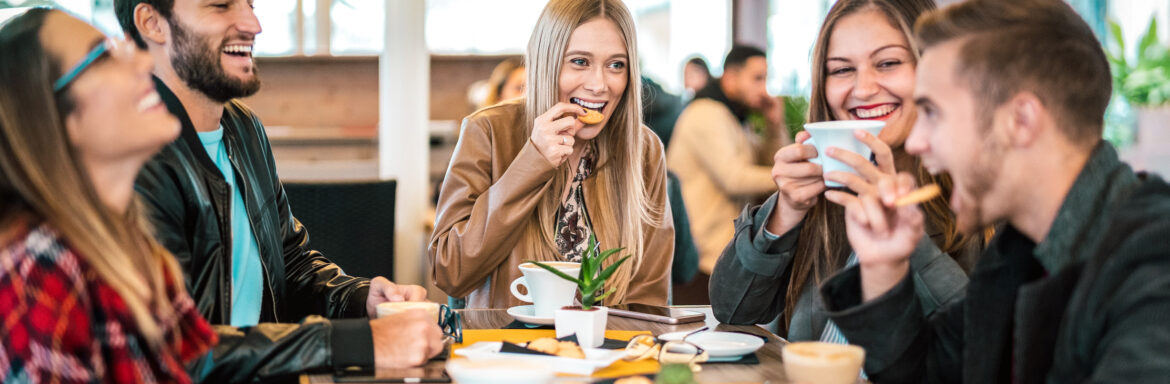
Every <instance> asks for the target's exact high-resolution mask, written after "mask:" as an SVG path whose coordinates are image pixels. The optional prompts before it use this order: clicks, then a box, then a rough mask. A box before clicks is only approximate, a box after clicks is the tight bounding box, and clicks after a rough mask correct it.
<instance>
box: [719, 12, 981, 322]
mask: <svg viewBox="0 0 1170 384" xmlns="http://www.w3.org/2000/svg"><path fill="white" fill-rule="evenodd" d="M934 8H935V4H934V3H933V1H931V0H841V1H838V2H837V3H836V4H834V5H833V8H832V9H831V10H830V11H829V15H828V16H827V17H826V19H825V22H824V24H823V25H822V27H821V32H820V35H819V36H818V38H817V43H816V46H815V49H814V53H813V68H812V73H813V84H812V97H811V98H810V100H811V101H812V102H811V104H810V107H809V122H818V121H829V120H861V119H868V120H882V121H885V122H886V126H885V128H884V129H883V130H882V131H881V133H879V134H878V135H877V136H873V135H870V134H868V133H864V132H862V131H858V132H857V134H856V137H857V138H858V139H859V140H861V141H862V142H864V143H865V144H866V145H867V146H869V147H870V148H871V149H872V150H873V153H874V158H875V160H876V161H875V162H871V161H870V159H865V158H862V157H861V156H860V155H857V154H855V153H852V152H847V151H843V150H840V149H836V148H834V149H831V150H830V151H829V153H827V155H829V156H831V157H834V158H837V159H839V160H841V161H843V162H845V163H846V164H849V165H851V166H853V168H854V169H855V170H856V171H857V174H851V173H845V172H831V173H829V175H828V179H829V180H831V181H836V182H840V183H842V184H844V185H845V186H847V187H848V188H849V189H850V190H853V191H868V190H871V189H873V188H875V186H874V180H876V179H877V177H878V176H881V175H883V174H894V173H895V172H896V171H908V172H911V173H914V174H915V175H916V176H917V178H918V180H917V181H918V185H926V184H938V185H939V186H941V187H942V188H943V189H944V190H945V191H947V192H945V193H943V194H942V196H947V195H949V190H950V187H951V183H950V180H949V178H947V177H946V176H933V175H930V174H929V173H928V172H927V171H926V170H925V169H924V168H923V167H922V166H921V165H920V163H919V160H918V159H917V158H916V157H914V156H911V155H909V154H907V153H906V152H905V151H904V150H903V149H902V145H903V142H904V141H905V140H906V137H907V136H909V134H910V129H911V127H912V126H913V125H914V120H915V118H916V114H915V106H914V101H913V97H912V96H913V92H914V82H915V64H916V62H917V59H918V56H917V52H918V50H917V48H916V46H915V44H914V41H913V39H912V38H911V36H912V35H911V28H912V26H913V24H914V20H915V19H916V18H917V17H918V15H920V14H922V13H923V12H925V11H926V10H930V9H934ZM808 139H809V134H808V133H807V132H801V133H800V134H798V135H797V136H796V141H797V143H796V144H791V145H788V146H786V147H784V148H781V149H780V150H779V151H778V152H776V156H775V160H776V164H775V165H774V167H773V168H772V176H773V179H774V180H775V181H776V185H777V187H778V192H777V193H776V194H774V195H773V196H772V197H771V198H769V199H768V201H767V202H766V203H765V204H763V205H762V206H760V207H755V208H753V209H750V210H748V211H747V212H745V213H744V215H743V216H741V217H740V219H739V220H738V221H737V229H736V235H735V239H734V240H733V241H732V243H731V245H729V246H728V247H727V249H726V250H725V251H724V253H723V255H722V256H721V257H720V260H719V262H718V263H717V265H716V267H715V272H714V274H713V275H712V281H711V303H712V306H713V308H714V312H715V315H716V317H717V318H719V320H720V321H723V322H729V323H735V324H756V323H763V322H768V321H771V320H772V319H774V318H775V317H776V316H777V315H779V314H783V315H784V322H783V323H782V324H783V325H784V326H785V327H786V333H782V334H785V335H786V336H787V337H788V339H789V340H790V341H807V340H822V341H829V342H845V339H844V337H843V336H841V334H840V333H839V332H837V330H836V326H834V325H832V323H829V322H828V318H827V314H826V312H825V310H824V308H823V306H822V304H821V301H820V300H819V298H818V297H817V294H816V289H817V287H818V286H819V284H820V282H821V281H822V280H823V279H825V278H827V277H828V276H830V275H831V274H833V273H836V272H837V271H839V270H841V269H842V268H844V267H845V266H847V265H850V264H852V263H855V262H856V261H855V259H856V257H855V256H853V255H852V250H851V249H850V246H849V241H848V239H847V238H846V235H845V224H844V209H843V208H841V207H840V206H838V205H836V204H833V203H832V202H830V201H828V200H826V199H824V198H822V195H823V194H824V192H825V191H826V187H825V180H824V179H823V178H822V176H821V167H820V166H819V165H817V164H814V163H811V162H810V161H809V159H811V158H813V157H816V156H817V151H816V148H814V147H813V146H812V145H807V144H804V142H805V141H807V140H808ZM922 206H923V208H924V209H925V212H926V215H925V216H926V220H927V233H926V234H924V235H923V241H921V242H920V243H919V249H917V250H916V251H915V254H914V256H913V261H912V263H913V264H914V265H916V266H917V268H915V269H914V273H915V274H916V275H917V276H916V278H917V279H920V280H921V281H923V282H925V285H924V286H927V287H929V288H928V289H925V290H923V292H920V294H921V295H923V296H924V300H922V302H924V303H931V305H930V308H925V311H926V312H930V311H931V310H933V309H934V308H936V307H937V306H939V305H942V304H945V303H947V302H950V301H952V300H955V299H957V298H958V296H959V295H960V292H962V288H963V287H965V286H966V282H967V276H966V274H965V273H964V269H963V268H961V267H960V264H959V263H957V262H956V261H955V260H956V259H959V260H963V264H964V265H970V264H969V263H967V260H966V259H965V258H966V257H974V255H977V254H978V252H979V251H980V250H981V246H982V241H980V240H979V236H965V235H963V234H960V233H958V231H957V230H956V227H955V218H954V214H953V213H952V212H951V211H950V209H949V208H948V206H947V202H946V199H945V198H944V197H937V198H935V199H933V200H931V201H929V202H926V203H924V204H923V205H922ZM927 235H929V236H927ZM927 240H930V241H927Z"/></svg>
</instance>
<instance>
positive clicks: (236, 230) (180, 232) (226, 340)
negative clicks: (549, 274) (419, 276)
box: [115, 0, 443, 382]
mask: <svg viewBox="0 0 1170 384" xmlns="http://www.w3.org/2000/svg"><path fill="white" fill-rule="evenodd" d="M115 13H116V14H117V16H118V20H119V22H120V23H121V25H122V28H123V30H125V31H126V35H127V36H128V37H129V38H131V39H133V40H134V41H135V42H136V43H137V44H138V46H139V47H140V48H143V49H145V50H146V51H147V52H148V53H149V54H150V55H151V57H152V58H153V59H154V75H155V85H156V87H157V88H158V93H159V95H160V96H161V97H162V99H163V102H164V103H165V104H166V106H167V109H169V110H170V112H171V113H172V114H174V115H175V116H176V117H178V118H179V120H180V122H182V131H181V134H180V137H179V139H178V140H176V141H175V142H173V143H171V144H170V145H168V146H167V147H166V148H163V150H162V151H160V152H159V154H158V155H156V156H155V157H154V158H153V159H152V160H151V161H150V162H149V163H147V164H146V166H145V167H144V168H143V170H142V172H141V174H140V175H139V177H138V180H137V186H136V189H137V192H138V193H139V196H140V197H141V200H142V202H143V203H144V205H145V208H146V210H147V212H148V215H149V217H150V218H151V220H152V222H153V224H154V227H155V233H156V236H157V237H158V239H159V241H160V242H161V243H162V244H163V245H164V246H165V247H167V249H168V250H170V252H171V253H173V254H174V255H175V257H176V258H177V259H178V260H179V263H180V265H181V266H182V268H183V270H184V273H185V280H186V283H187V290H188V292H190V293H191V296H192V297H193V298H194V299H195V302H196V305H197V307H198V308H199V311H200V313H201V314H202V315H203V316H204V317H206V318H207V320H209V321H210V322H211V323H212V324H217V325H220V326H218V327H217V331H218V333H219V340H220V343H219V345H218V346H216V347H215V349H214V352H213V354H212V355H211V356H209V358H206V359H203V360H202V361H201V362H200V363H199V364H196V366H195V367H191V371H192V372H191V373H192V374H193V376H194V377H196V378H198V379H200V380H207V381H212V382H238V381H256V380H269V379H283V378H287V377H289V376H295V375H297V374H300V373H303V372H311V371H323V370H330V369H332V370H340V369H346V368H349V367H354V366H356V367H361V368H372V367H374V366H378V367H407V366H414V365H419V364H421V363H423V362H425V361H426V360H427V359H428V358H430V357H432V356H434V355H436V354H437V353H439V351H441V350H442V348H443V345H442V341H441V340H442V332H441V331H440V330H439V328H438V326H437V325H436V321H435V319H434V318H428V317H427V316H426V315H425V314H423V313H421V311H419V313H409V314H402V315H396V316H389V317H385V318H380V319H375V320H370V318H373V317H375V316H374V315H375V313H376V312H375V307H376V306H377V304H378V303H382V302H387V301H404V300H425V298H426V292H425V290H424V289H423V288H422V287H419V286H410V285H396V284H394V283H392V282H390V281H389V280H387V279H386V278H384V277H376V278H374V279H366V278H360V277H352V276H348V275H346V274H344V273H342V271H341V268H339V267H338V266H337V265H335V264H333V263H332V262H330V261H329V260H328V259H326V258H325V257H324V256H323V255H322V254H321V253H320V252H317V251H315V250H313V249H312V248H310V247H309V235H308V231H307V230H306V229H305V227H304V226H302V225H301V223H300V222H299V221H297V219H296V218H295V217H293V215H292V212H291V211H290V209H289V204H288V200H287V196H286V195H285V193H284V188H283V187H282V186H281V183H280V179H279V178H278V177H277V175H276V167H275V162H274V161H273V158H272V151H271V147H270V146H269V143H268V139H267V136H266V135H265V133H264V127H263V125H262V124H261V123H260V119H259V118H258V117H257V116H256V115H254V114H253V113H252V111H251V110H249V109H248V108H247V107H245V106H244V104H243V103H241V102H240V101H239V100H237V98H240V97H245V96H249V95H252V94H254V93H255V92H256V91H257V90H259V88H260V78H259V76H258V75H257V73H256V67H255V64H254V63H253V61H252V46H253V44H254V38H255V36H256V35H257V34H259V33H260V31H261V28H260V24H259V20H258V19H257V18H256V15H255V13H254V12H253V11H252V2H251V1H247V0H118V1H117V3H116V4H115ZM387 236H389V234H387ZM322 317H325V318H329V319H335V320H326V319H325V318H322ZM298 322H299V323H298ZM237 327H238V328H237Z"/></svg>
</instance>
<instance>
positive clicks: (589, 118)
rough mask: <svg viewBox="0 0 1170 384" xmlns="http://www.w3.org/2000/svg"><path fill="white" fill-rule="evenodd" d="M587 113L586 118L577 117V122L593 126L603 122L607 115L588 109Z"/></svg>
mask: <svg viewBox="0 0 1170 384" xmlns="http://www.w3.org/2000/svg"><path fill="white" fill-rule="evenodd" d="M585 111H586V112H587V113H586V114H585V115H584V116H577V120H581V122H582V123H585V124H590V125H592V124H597V123H600V122H601V120H604V119H605V115H602V114H601V112H597V111H594V110H592V109H588V108H586V109H585Z"/></svg>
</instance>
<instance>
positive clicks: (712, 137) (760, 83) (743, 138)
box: [666, 45, 783, 304]
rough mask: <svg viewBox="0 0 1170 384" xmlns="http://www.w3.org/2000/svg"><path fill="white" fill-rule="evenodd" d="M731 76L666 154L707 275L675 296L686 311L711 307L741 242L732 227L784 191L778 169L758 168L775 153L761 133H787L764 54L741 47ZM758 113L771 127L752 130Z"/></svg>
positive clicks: (707, 94) (694, 112)
mask: <svg viewBox="0 0 1170 384" xmlns="http://www.w3.org/2000/svg"><path fill="white" fill-rule="evenodd" d="M723 68H724V69H723V77H721V78H719V79H718V80H716V81H713V82H710V83H708V84H707V86H706V87H705V88H703V89H701V90H700V91H699V92H698V93H697V94H696V95H695V100H694V101H692V102H691V103H690V104H689V105H687V107H686V109H684V110H683V112H682V115H680V116H679V118H678V121H677V122H676V123H675V127H674V134H673V135H672V136H671V139H670V142H671V143H670V148H669V150H668V151H667V153H666V160H667V164H668V165H669V166H670V170H671V171H672V172H674V173H675V174H676V175H678V178H679V185H680V186H681V190H682V197H683V201H685V202H686V205H687V213H689V214H690V217H689V219H690V224H691V233H692V234H693V235H694V239H695V244H696V246H697V247H698V249H699V275H698V276H697V277H696V279H695V280H694V281H693V282H692V284H691V285H688V286H685V287H678V288H679V289H676V290H675V303H678V304H706V303H708V302H709V301H708V299H707V279H708V276H710V274H711V271H712V270H713V269H714V267H715V261H716V260H717V259H718V258H719V253H720V252H721V251H722V250H723V247H724V246H726V245H727V243H728V242H729V241H731V238H732V236H733V235H734V234H735V228H734V227H733V226H731V225H729V224H730V223H731V220H732V219H734V218H735V217H736V215H738V214H739V211H740V210H742V209H743V206H744V205H745V204H747V203H749V202H753V201H758V199H762V198H763V196H765V195H766V194H767V193H768V192H771V191H774V190H775V189H776V185H775V184H774V183H773V182H772V177H771V169H770V167H768V166H764V165H759V164H757V161H756V159H757V157H758V154H759V153H761V152H765V151H767V149H765V148H764V146H765V144H764V139H763V136H764V135H762V134H761V133H759V132H757V130H758V129H762V130H776V131H779V130H780V129H781V128H782V125H783V123H782V120H781V119H782V118H781V116H780V115H781V113H780V112H781V108H782V106H781V105H780V102H779V100H777V99H776V98H774V97H772V96H771V95H769V94H768V89H767V87H766V80H767V77H768V64H767V60H765V55H764V51H762V50H760V49H759V48H755V47H749V46H742V45H737V46H735V47H733V48H732V49H731V51H730V52H728V53H727V58H726V59H725V60H724V62H723ZM753 113H755V114H762V115H763V116H765V117H766V122H765V124H766V127H757V126H754V125H753V124H751V122H749V115H751V114H753Z"/></svg>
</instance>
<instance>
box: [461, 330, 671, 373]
mask: <svg viewBox="0 0 1170 384" xmlns="http://www.w3.org/2000/svg"><path fill="white" fill-rule="evenodd" d="M687 340H690V338H687ZM501 345H503V343H501V342H498V341H481V342H478V343H475V344H472V345H469V346H466V347H463V348H460V349H456V350H455V354H456V355H459V356H464V357H467V358H468V359H470V360H472V361H481V360H486V361H492V360H513V361H525V362H532V363H536V364H540V365H543V366H546V367H549V368H551V369H552V370H554V371H556V372H558V373H570V374H575V375H592V374H593V372H595V371H597V370H598V369H602V368H605V367H608V366H609V365H610V364H613V362H615V361H617V360H618V359H621V358H622V357H623V356H625V355H626V351H625V350H623V349H600V348H581V350H582V351H583V352H585V358H584V359H574V358H569V357H556V356H546V355H529V354H524V353H500V346H501Z"/></svg>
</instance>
